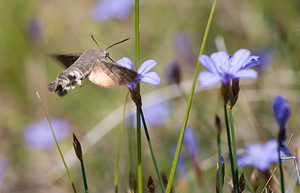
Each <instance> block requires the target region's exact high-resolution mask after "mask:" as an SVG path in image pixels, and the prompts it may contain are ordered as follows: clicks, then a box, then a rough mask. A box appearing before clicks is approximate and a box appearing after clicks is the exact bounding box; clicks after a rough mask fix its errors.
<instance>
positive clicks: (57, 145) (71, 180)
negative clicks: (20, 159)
mask: <svg viewBox="0 0 300 193" xmlns="http://www.w3.org/2000/svg"><path fill="white" fill-rule="evenodd" d="M36 95H37V97H38V99H39V101H40V104H41V106H42V108H43V111H44V116H45V117H46V119H47V121H48V124H49V126H50V129H51V132H52V135H53V137H54V140H55V143H56V147H57V149H58V152H59V154H60V157H61V159H62V161H63V163H64V166H65V168H66V171H67V174H68V177H69V180H70V182H71V185H72V188H73V192H74V193H77V191H76V188H75V185H74V182H73V179H72V176H71V173H70V170H69V168H68V166H67V164H66V161H65V158H64V155H63V153H62V151H61V149H60V146H59V144H58V141H57V138H56V136H55V133H54V130H53V128H52V125H51V123H50V120H49V117H48V114H47V111H46V108H45V106H44V104H43V101H42V99H41V97H40V95H39V93H38V92H37V91H36Z"/></svg>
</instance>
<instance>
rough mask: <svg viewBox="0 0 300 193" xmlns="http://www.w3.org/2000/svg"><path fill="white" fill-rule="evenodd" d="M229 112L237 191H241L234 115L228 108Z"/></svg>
mask: <svg viewBox="0 0 300 193" xmlns="http://www.w3.org/2000/svg"><path fill="white" fill-rule="evenodd" d="M228 112H229V119H230V128H231V139H232V151H233V167H234V172H235V183H236V185H237V186H236V188H237V191H239V187H238V184H239V173H238V166H237V155H236V143H235V131H234V122H233V115H232V109H231V108H228Z"/></svg>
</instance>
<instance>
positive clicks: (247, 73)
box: [234, 69, 257, 79]
mask: <svg viewBox="0 0 300 193" xmlns="http://www.w3.org/2000/svg"><path fill="white" fill-rule="evenodd" d="M234 77H235V78H252V79H256V78H257V72H256V71H255V70H252V69H245V70H239V71H238V72H236V73H235V74H234Z"/></svg>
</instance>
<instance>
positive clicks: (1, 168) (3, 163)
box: [0, 156, 9, 188]
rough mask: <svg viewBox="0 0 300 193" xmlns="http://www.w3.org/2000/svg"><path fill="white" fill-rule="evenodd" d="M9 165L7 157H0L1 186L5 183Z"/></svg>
mask: <svg viewBox="0 0 300 193" xmlns="http://www.w3.org/2000/svg"><path fill="white" fill-rule="evenodd" d="M8 165H9V160H8V159H7V158H6V157H4V156H1V157H0V188H1V186H2V185H3V178H4V176H5V173H6V171H7V168H8Z"/></svg>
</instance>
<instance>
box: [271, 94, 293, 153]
mask: <svg viewBox="0 0 300 193" xmlns="http://www.w3.org/2000/svg"><path fill="white" fill-rule="evenodd" d="M272 108H273V112H274V115H275V118H276V121H277V123H278V125H279V129H280V132H279V137H278V140H279V145H280V148H281V150H282V151H283V152H284V154H285V155H287V156H291V155H292V154H291V153H290V152H289V150H288V148H287V147H286V146H285V139H286V129H285V124H286V122H287V121H288V119H289V117H290V113H291V109H290V105H289V103H288V102H287V101H286V100H285V99H284V98H282V97H281V96H277V97H276V98H275V99H274V100H273V104H272Z"/></svg>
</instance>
